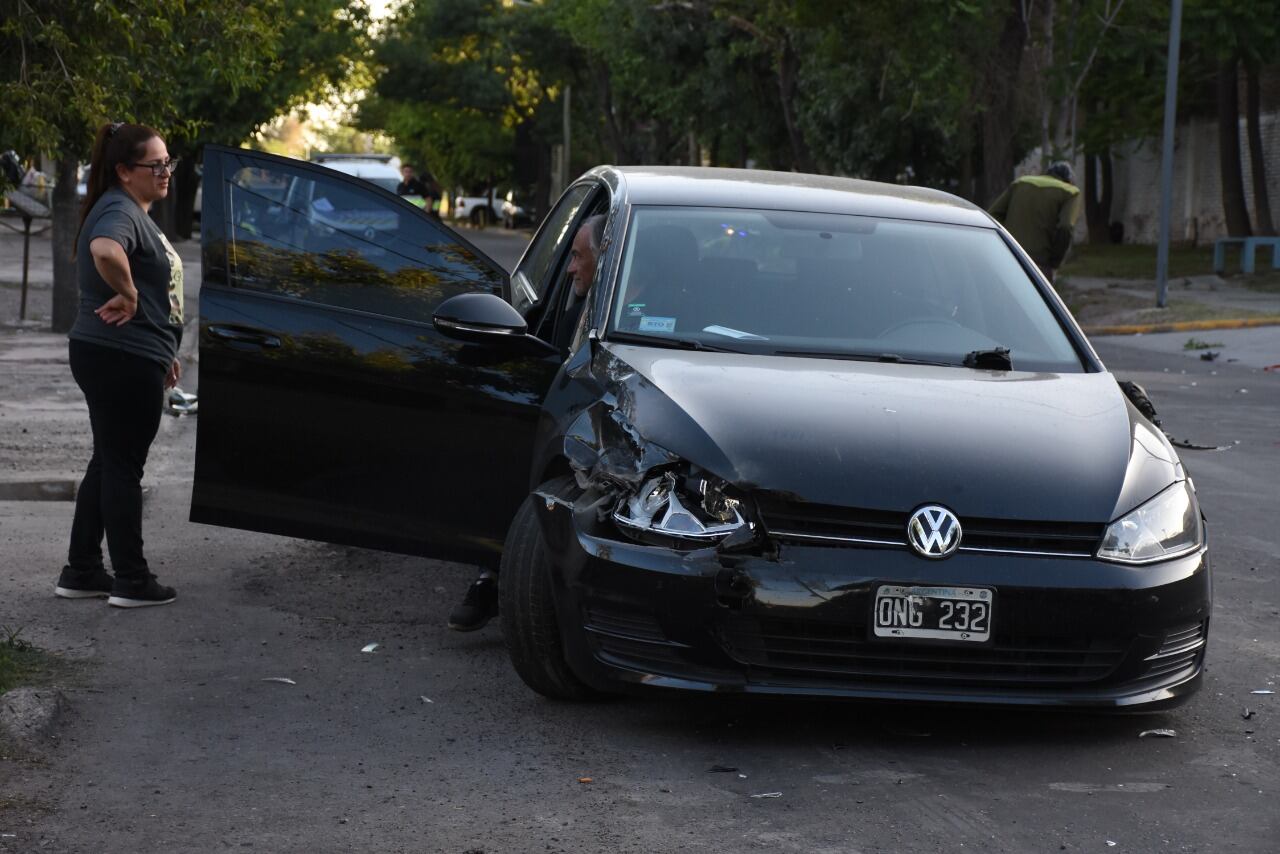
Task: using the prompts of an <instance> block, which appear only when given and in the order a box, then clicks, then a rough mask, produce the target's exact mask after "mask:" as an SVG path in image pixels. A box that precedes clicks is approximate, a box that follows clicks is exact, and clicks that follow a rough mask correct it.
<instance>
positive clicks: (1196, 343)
mask: <svg viewBox="0 0 1280 854" xmlns="http://www.w3.org/2000/svg"><path fill="white" fill-rule="evenodd" d="M1221 346H1222V342H1221V341H1201V340H1200V339H1199V338H1188V339H1187V343H1186V344H1183V345H1182V349H1183V350H1208V349H1209V348H1211V347H1221Z"/></svg>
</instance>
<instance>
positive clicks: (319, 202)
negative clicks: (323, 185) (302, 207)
mask: <svg viewBox="0 0 1280 854" xmlns="http://www.w3.org/2000/svg"><path fill="white" fill-rule="evenodd" d="M311 207H313V208H315V209H316V210H318V211H320V213H333V202H331V201H329V200H328V199H326V198H325V197H324V196H321V197H320V198H318V199H316V200H315V201H314V202H312V203H311Z"/></svg>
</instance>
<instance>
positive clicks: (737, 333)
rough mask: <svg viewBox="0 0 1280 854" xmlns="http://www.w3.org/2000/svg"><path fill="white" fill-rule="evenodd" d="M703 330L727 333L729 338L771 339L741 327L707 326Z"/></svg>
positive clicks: (741, 339) (720, 333) (717, 333)
mask: <svg viewBox="0 0 1280 854" xmlns="http://www.w3.org/2000/svg"><path fill="white" fill-rule="evenodd" d="M702 331H703V332H710V333H712V334H713V335H725V336H727V337H729V338H737V339H739V340H740V341H768V340H769V339H768V338H766V337H764V336H763V335H756V334H755V333H753V332H743V331H742V330H741V329H730V328H729V327H728V326H705V327H703V329H702Z"/></svg>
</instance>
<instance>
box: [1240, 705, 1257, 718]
mask: <svg viewBox="0 0 1280 854" xmlns="http://www.w3.org/2000/svg"><path fill="white" fill-rule="evenodd" d="M1255 714H1257V712H1255V711H1254V710H1253V709H1251V708H1249V707H1248V706H1245V707H1244V711H1243V712H1241V713H1240V717H1242V718H1244V719H1245V720H1246V721H1247V720H1252V719H1253V716H1254V715H1255Z"/></svg>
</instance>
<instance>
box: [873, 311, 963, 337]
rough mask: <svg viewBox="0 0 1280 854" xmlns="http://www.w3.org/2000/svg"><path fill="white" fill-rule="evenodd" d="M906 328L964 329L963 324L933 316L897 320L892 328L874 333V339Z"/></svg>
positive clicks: (948, 318)
mask: <svg viewBox="0 0 1280 854" xmlns="http://www.w3.org/2000/svg"><path fill="white" fill-rule="evenodd" d="M908 326H954V327H956V328H959V329H964V328H965V326H964V324H962V323H959V322H958V321H956V320H954V319H953V318H950V317H942V316H939V315H936V314H935V315H930V316H927V317H926V316H921V317H908V318H906V319H905V320H899V321H898V322H897V323H895V324H893V325H892V326H889V327H887V328H885V329H881V330H880V331H879V332H878V333H876V337H877V338H884V337H885V336H886V335H891V334H893V333H894V332H897V331H898V330H899V329H904V328H906V327H908Z"/></svg>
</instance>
